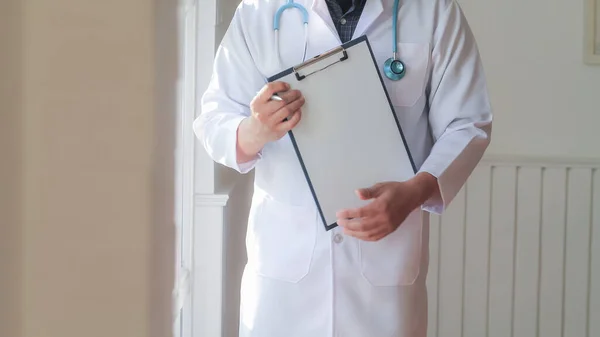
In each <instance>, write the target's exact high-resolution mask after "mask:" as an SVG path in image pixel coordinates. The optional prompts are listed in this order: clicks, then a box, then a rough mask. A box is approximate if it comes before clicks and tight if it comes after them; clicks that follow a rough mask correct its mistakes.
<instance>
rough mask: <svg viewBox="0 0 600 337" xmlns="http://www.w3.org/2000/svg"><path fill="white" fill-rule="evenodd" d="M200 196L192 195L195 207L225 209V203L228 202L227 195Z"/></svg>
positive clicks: (198, 194)
mask: <svg viewBox="0 0 600 337" xmlns="http://www.w3.org/2000/svg"><path fill="white" fill-rule="evenodd" d="M230 193H231V191H230V192H227V194H200V193H197V194H195V195H194V206H195V207H215V206H217V207H225V206H227V201H229V194H230Z"/></svg>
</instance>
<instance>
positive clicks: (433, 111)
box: [194, 0, 492, 337]
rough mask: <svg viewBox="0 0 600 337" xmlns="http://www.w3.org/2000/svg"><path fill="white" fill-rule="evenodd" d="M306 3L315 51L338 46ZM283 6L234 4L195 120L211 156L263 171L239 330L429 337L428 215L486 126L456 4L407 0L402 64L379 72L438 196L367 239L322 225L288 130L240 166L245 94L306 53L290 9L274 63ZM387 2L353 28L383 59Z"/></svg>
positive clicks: (253, 335)
mask: <svg viewBox="0 0 600 337" xmlns="http://www.w3.org/2000/svg"><path fill="white" fill-rule="evenodd" d="M298 2H299V3H301V4H303V5H304V6H305V7H306V8H307V9H308V10H309V15H310V21H309V30H308V52H307V58H310V57H312V56H314V55H317V54H319V53H322V52H323V51H326V50H329V49H331V48H334V47H336V46H338V45H339V44H340V43H341V42H340V40H339V37H338V34H337V32H336V29H335V26H334V24H333V22H332V20H331V18H330V15H329V12H328V9H327V5H326V3H325V0H314V1H313V0H298ZM282 3H284V1H283V0H246V1H245V2H243V3H241V4H240V6H239V7H238V8H237V10H236V12H235V15H234V17H233V21H232V22H231V25H230V27H229V30H228V31H227V33H226V35H225V37H224V39H223V41H222V44H221V46H220V48H219V50H218V53H217V55H216V60H215V64H214V74H213V78H212V81H211V82H210V86H209V88H208V90H207V91H206V93H205V94H204V96H203V98H202V102H201V111H202V112H201V114H200V116H199V117H198V119H197V120H196V121H195V123H194V130H195V132H196V134H197V135H198V138H199V139H200V141H201V143H202V144H203V146H204V148H205V149H206V151H207V152H208V154H209V155H210V156H211V157H212V158H213V159H214V160H215V161H216V162H218V163H221V164H223V165H226V166H228V167H231V168H233V169H235V170H237V171H239V172H241V173H247V172H249V171H250V170H252V169H255V192H254V196H253V199H252V205H251V210H250V215H249V219H248V230H247V241H246V243H247V252H248V263H247V265H246V268H245V271H244V275H243V278H242V289H241V308H240V315H241V317H240V337H333V336H335V337H425V336H426V328H427V292H426V287H425V278H426V275H427V269H428V260H429V257H428V250H429V246H428V240H429V217H428V214H429V213H430V212H434V213H438V214H439V213H441V212H442V211H443V210H444V209H445V208H446V207H447V205H448V204H449V203H450V202H451V200H452V199H453V197H454V196H455V195H456V194H457V192H458V191H459V190H460V188H461V187H462V186H463V184H464V182H465V180H466V179H467V177H468V176H469V174H470V173H471V172H472V170H473V169H474V167H475V166H476V165H477V163H478V161H479V160H480V158H481V156H482V155H483V153H484V151H485V149H486V148H487V146H488V144H489V142H490V136H491V120H492V115H491V109H490V103H489V100H488V94H487V89H486V83H485V78H484V73H483V69H482V63H481V61H480V58H479V54H478V50H477V46H476V43H475V40H474V37H473V35H472V32H471V31H470V29H469V26H468V24H467V21H466V20H465V18H464V16H463V13H462V11H461V9H460V8H459V5H458V4H457V3H456V1H455V0H401V2H400V3H401V7H400V12H399V13H400V14H399V24H398V25H399V27H398V28H399V29H398V41H399V42H398V53H399V56H400V58H401V59H402V60H403V61H404V62H405V64H406V67H407V73H406V76H405V78H404V79H402V80H400V81H398V82H392V81H389V80H387V78H385V77H384V82H385V85H386V86H387V89H388V90H389V93H390V96H391V100H392V102H393V105H394V108H395V111H396V113H397V115H398V118H399V120H400V123H401V125H402V128H403V130H404V132H405V136H406V138H407V142H408V145H409V147H410V150H411V152H412V155H413V157H414V160H415V164H416V165H417V167H418V168H419V170H420V171H426V172H429V173H431V174H433V175H434V176H436V177H438V182H439V187H440V190H441V195H442V198H441V200H429V201H428V202H427V203H426V204H425V205H423V207H422V208H421V209H419V210H416V211H415V212H413V213H412V214H411V215H410V216H409V218H408V219H407V220H406V221H405V222H404V223H403V224H402V225H401V226H400V227H399V228H398V230H396V231H395V232H394V233H392V234H390V235H388V236H387V237H385V238H384V239H382V240H380V241H378V242H364V241H360V240H357V239H355V238H352V237H347V236H345V235H343V233H342V232H341V230H340V229H339V228H337V229H334V230H332V231H330V232H326V231H325V230H324V229H323V226H322V224H321V223H320V222H319V221H318V217H317V210H316V208H315V205H314V201H313V199H312V197H311V194H310V191H309V188H308V186H307V183H306V180H305V179H304V176H303V173H302V171H301V168H300V166H299V163H298V160H297V158H296V156H295V153H294V150H293V148H292V145H291V143H290V139H289V137H288V136H285V137H283V138H282V139H281V140H279V141H277V142H274V143H270V144H268V145H267V146H266V147H265V148H264V149H263V150H262V151H261V153H259V155H258V156H257V157H256V158H255V160H253V161H251V162H249V163H245V164H242V165H238V164H236V130H237V127H238V124H239V123H240V122H241V121H242V119H244V118H246V117H247V116H248V115H249V113H250V110H249V106H248V105H249V103H250V101H251V100H252V98H253V97H254V96H255V95H256V92H257V91H258V90H260V88H261V87H262V86H263V85H264V84H265V83H266V82H265V78H267V77H269V76H271V75H273V74H276V73H277V72H279V71H280V70H282V69H285V68H288V67H290V66H293V65H296V64H298V63H299V62H301V61H302V54H303V48H304V43H303V41H304V27H303V25H302V23H301V21H300V15H299V13H298V12H297V11H295V10H291V11H289V10H288V11H286V12H284V15H283V17H282V20H281V30H280V39H279V45H280V50H281V59H282V63H281V64H280V63H279V62H278V59H277V54H276V53H275V35H274V33H273V29H272V25H273V14H274V13H275V11H276V10H277V8H278V7H279V6H280V5H281V4H282ZM392 6H393V0H367V3H366V6H365V8H364V11H363V13H362V16H361V18H360V22H359V24H358V26H357V28H356V31H355V33H354V36H355V37H357V36H360V35H367V36H368V38H369V40H370V43H371V45H372V47H373V51H374V54H375V57H376V59H377V62H378V63H379V66H380V68H381V65H383V63H384V61H385V60H386V59H387V58H389V57H390V56H391V53H392V50H391V45H392V41H393V40H392ZM365 99H367V98H365ZM349 169H351V168H349ZM332 174H335V172H332Z"/></svg>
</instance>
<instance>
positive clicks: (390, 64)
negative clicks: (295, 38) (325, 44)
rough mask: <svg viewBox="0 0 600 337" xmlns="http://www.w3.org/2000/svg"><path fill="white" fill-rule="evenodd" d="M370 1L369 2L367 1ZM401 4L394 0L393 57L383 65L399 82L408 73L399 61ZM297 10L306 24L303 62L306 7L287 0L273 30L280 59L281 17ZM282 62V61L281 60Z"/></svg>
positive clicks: (278, 11) (390, 75)
mask: <svg viewBox="0 0 600 337" xmlns="http://www.w3.org/2000/svg"><path fill="white" fill-rule="evenodd" d="M365 1H368V0H365ZM399 4H400V0H394V9H393V11H394V13H393V17H392V37H393V45H392V57H391V58H389V59H387V60H386V61H385V63H384V65H383V72H384V74H385V76H386V77H387V78H389V79H390V80H392V81H398V80H400V79H402V78H403V77H404V74H405V73H406V67H405V65H404V63H403V62H402V61H401V60H399V59H398V7H399ZM292 8H295V9H297V10H299V11H300V12H301V14H302V22H303V24H304V53H303V57H302V62H304V61H305V60H306V49H307V46H308V11H307V10H306V8H305V7H304V6H302V5H301V4H299V3H295V2H294V0H287V2H286V3H285V4H283V5H281V7H279V9H277V12H275V15H274V17H273V30H274V31H275V35H276V36H275V48H276V50H277V57H278V58H280V54H279V25H280V20H281V15H282V14H283V12H284V11H285V10H286V9H292ZM280 60H281V59H280Z"/></svg>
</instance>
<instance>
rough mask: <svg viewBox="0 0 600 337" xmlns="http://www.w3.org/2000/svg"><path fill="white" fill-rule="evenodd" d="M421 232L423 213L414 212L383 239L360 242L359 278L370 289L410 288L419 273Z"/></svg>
mask: <svg viewBox="0 0 600 337" xmlns="http://www.w3.org/2000/svg"><path fill="white" fill-rule="evenodd" d="M422 228H423V223H422V213H421V212H420V211H415V212H413V213H411V214H410V215H409V216H408V218H407V220H406V221H404V223H403V224H402V225H401V226H400V227H398V229H396V231H395V232H393V233H391V234H389V235H388V236H386V237H384V238H383V239H381V240H379V241H375V242H371V241H359V254H360V268H361V274H362V276H363V277H364V278H365V279H366V280H367V281H368V282H369V283H370V284H371V285H373V286H405V285H411V284H413V283H414V282H415V280H416V279H417V277H418V276H419V272H420V265H421V248H422Z"/></svg>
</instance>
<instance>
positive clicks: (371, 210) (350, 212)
mask: <svg viewBox="0 0 600 337" xmlns="http://www.w3.org/2000/svg"><path fill="white" fill-rule="evenodd" d="M373 214H375V207H374V206H373V203H370V204H368V205H366V206H363V207H360V208H352V209H344V210H341V211H339V212H337V213H336V216H337V218H338V219H352V218H364V217H367V216H370V215H373Z"/></svg>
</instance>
